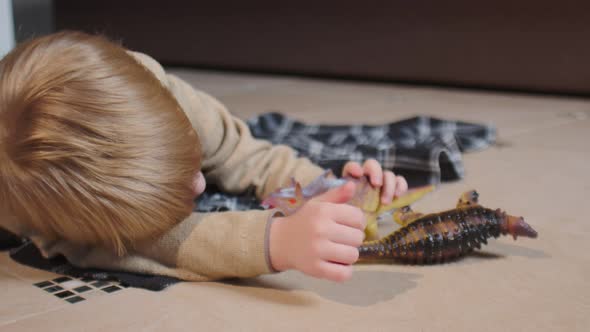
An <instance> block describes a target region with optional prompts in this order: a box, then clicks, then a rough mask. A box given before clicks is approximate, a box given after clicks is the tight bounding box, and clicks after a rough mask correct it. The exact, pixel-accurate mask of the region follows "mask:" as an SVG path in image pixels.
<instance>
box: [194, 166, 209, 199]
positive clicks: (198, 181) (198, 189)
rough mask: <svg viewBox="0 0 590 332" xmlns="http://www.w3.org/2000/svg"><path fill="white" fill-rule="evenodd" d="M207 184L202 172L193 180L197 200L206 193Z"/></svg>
mask: <svg viewBox="0 0 590 332" xmlns="http://www.w3.org/2000/svg"><path fill="white" fill-rule="evenodd" d="M206 185H207V182H205V177H204V176H203V173H202V172H199V173H197V174H196V175H195V177H194V178H193V193H194V194H195V198H196V197H197V196H199V195H200V194H202V193H203V191H205V186H206Z"/></svg>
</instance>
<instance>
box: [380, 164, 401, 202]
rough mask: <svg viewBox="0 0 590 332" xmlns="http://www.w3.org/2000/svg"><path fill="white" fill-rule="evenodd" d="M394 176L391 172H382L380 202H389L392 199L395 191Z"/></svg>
mask: <svg viewBox="0 0 590 332" xmlns="http://www.w3.org/2000/svg"><path fill="white" fill-rule="evenodd" d="M395 180H396V178H395V175H394V174H393V172H391V171H385V172H383V190H382V191H381V202H382V203H383V204H389V203H391V201H392V200H393V195H394V193H395V192H396V189H397V185H396V181H395Z"/></svg>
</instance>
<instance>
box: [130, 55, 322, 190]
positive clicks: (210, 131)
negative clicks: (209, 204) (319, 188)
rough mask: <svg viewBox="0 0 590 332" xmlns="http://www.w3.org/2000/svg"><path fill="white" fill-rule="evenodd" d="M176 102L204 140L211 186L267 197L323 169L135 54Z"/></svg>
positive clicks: (304, 181) (204, 168) (204, 162)
mask: <svg viewBox="0 0 590 332" xmlns="http://www.w3.org/2000/svg"><path fill="white" fill-rule="evenodd" d="M132 54H133V55H134V56H135V57H136V58H137V59H139V60H140V62H141V63H142V64H143V65H144V66H146V67H147V68H148V69H149V70H150V71H152V72H153V73H154V74H155V75H156V76H157V77H158V79H159V80H160V81H161V82H162V83H163V84H164V85H165V86H166V87H167V88H168V89H169V90H170V91H171V92H172V94H173V95H174V96H175V97H176V99H177V100H178V102H179V103H180V105H181V107H182V108H183V110H184V112H185V114H186V115H187V117H188V118H189V120H190V122H191V124H192V125H193V127H194V128H195V130H196V132H197V134H198V135H199V138H200V140H201V145H202V151H203V156H202V157H203V160H202V171H203V174H204V175H205V177H206V178H207V181H208V182H209V183H215V184H216V185H217V186H219V187H220V189H222V190H224V191H226V192H233V193H235V192H243V191H244V190H246V189H248V187H250V186H254V188H255V189H256V195H257V197H258V198H263V197H265V196H266V195H267V194H269V193H270V192H272V191H273V190H275V189H276V188H278V187H281V186H284V185H287V184H289V183H290V179H291V177H295V178H296V179H297V180H298V181H299V182H301V183H302V184H307V183H309V182H311V181H312V180H313V179H314V178H316V177H317V176H319V175H320V174H322V172H323V169H321V168H320V167H318V166H317V165H314V164H313V163H311V162H310V161H309V160H308V159H307V158H298V157H297V156H296V154H295V151H294V150H293V149H292V148H290V147H288V146H286V145H272V144H271V143H270V142H268V141H265V140H259V139H255V138H254V137H252V135H251V133H250V129H249V128H248V126H247V124H246V123H245V122H244V121H243V120H241V119H239V118H237V117H235V116H233V115H232V114H231V113H230V112H229V111H228V110H227V109H226V108H225V106H223V105H222V104H221V103H220V102H219V101H217V100H216V99H215V98H213V97H211V96H209V95H208V94H206V93H203V92H201V91H199V90H197V89H195V88H193V87H192V86H190V85H189V84H188V83H186V82H185V81H183V80H181V79H180V78H178V77H176V76H174V75H171V74H166V73H165V72H164V70H163V68H162V67H161V66H160V65H159V64H158V63H157V62H156V61H155V60H153V59H152V58H150V57H148V56H146V55H144V54H141V53H132Z"/></svg>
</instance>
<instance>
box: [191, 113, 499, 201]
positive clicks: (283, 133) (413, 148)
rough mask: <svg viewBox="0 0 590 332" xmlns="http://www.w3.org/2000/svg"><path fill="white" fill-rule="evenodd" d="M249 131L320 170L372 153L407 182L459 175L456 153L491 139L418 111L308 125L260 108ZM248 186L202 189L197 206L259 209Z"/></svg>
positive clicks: (485, 128)
mask: <svg viewBox="0 0 590 332" xmlns="http://www.w3.org/2000/svg"><path fill="white" fill-rule="evenodd" d="M248 125H249V127H250V130H251V131H252V135H253V136H254V137H256V138H260V139H265V140H268V141H270V142H272V143H274V144H285V145H288V146H291V147H292V148H293V149H295V150H296V151H297V153H298V154H299V155H300V156H304V157H308V158H309V159H311V160H312V161H313V162H315V163H316V164H318V165H320V166H321V167H323V168H325V169H331V170H333V171H334V173H335V174H341V172H342V168H343V167H344V164H345V163H346V162H348V161H350V160H352V161H357V162H359V163H362V162H363V161H365V160H367V159H370V158H374V159H376V160H377V161H379V162H380V163H381V165H382V166H383V168H384V169H388V170H393V171H394V172H395V173H396V174H399V175H403V176H404V177H405V178H406V179H407V180H408V183H409V185H410V187H417V186H422V185H428V184H439V183H441V182H446V181H454V180H459V179H462V178H463V177H464V175H465V170H464V168H463V161H462V153H468V152H473V151H477V150H481V149H484V148H487V147H488V146H490V145H491V144H493V143H494V141H495V139H496V129H495V127H494V126H491V125H482V124H473V123H467V122H461V121H450V120H441V119H436V118H431V117H426V116H418V117H413V118H409V119H406V120H402V121H398V122H393V123H388V124H383V125H379V126H368V125H312V124H307V123H303V122H300V121H296V120H294V119H291V118H289V117H286V116H284V115H283V114H280V113H266V114H263V115H260V116H258V117H254V118H252V119H250V120H249V121H248ZM260 208H261V207H260V206H259V202H258V201H257V200H256V199H255V197H254V194H253V192H252V191H249V192H246V193H244V194H242V195H228V194H225V193H221V192H220V191H219V190H218V189H217V188H215V187H209V188H207V190H206V192H205V193H204V194H203V195H202V196H200V197H199V199H198V204H197V211H201V212H212V211H226V210H249V209H260Z"/></svg>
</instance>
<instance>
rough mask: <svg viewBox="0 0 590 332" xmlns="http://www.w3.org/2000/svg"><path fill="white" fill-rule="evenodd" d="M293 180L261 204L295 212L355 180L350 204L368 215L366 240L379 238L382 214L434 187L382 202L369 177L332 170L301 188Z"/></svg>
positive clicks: (378, 190) (424, 193)
mask: <svg viewBox="0 0 590 332" xmlns="http://www.w3.org/2000/svg"><path fill="white" fill-rule="evenodd" d="M291 181H292V185H291V186H290V187H286V188H280V189H278V190H276V191H275V192H273V193H271V194H270V195H268V197H266V198H265V199H264V200H263V201H262V203H261V205H262V206H263V207H264V208H278V209H280V210H281V211H282V212H283V213H284V214H285V215H291V214H293V213H294V212H295V211H296V210H297V209H298V208H299V207H301V206H302V205H303V204H304V203H305V202H307V201H308V200H310V199H311V198H313V197H315V196H317V195H320V194H322V193H324V192H326V191H328V190H329V189H332V188H335V187H338V186H341V185H343V184H345V183H346V182H348V181H352V182H354V183H355V193H354V195H353V197H352V199H351V200H350V201H349V202H348V204H351V205H354V206H357V207H359V208H360V209H361V210H362V211H363V213H364V214H365V217H366V220H367V226H366V227H365V239H366V240H376V239H378V234H377V219H378V217H379V216H380V215H382V214H384V213H386V212H391V211H394V210H396V209H399V208H401V207H404V206H407V205H410V204H412V203H414V202H415V201H417V200H418V199H420V198H421V197H422V196H424V195H426V194H427V193H429V192H431V191H432V190H434V186H432V185H430V186H424V187H419V188H416V189H413V190H410V191H408V192H407V193H406V194H405V195H403V196H401V197H396V198H395V199H393V201H392V202H391V204H387V205H382V204H381V199H380V198H381V189H380V188H375V187H373V186H371V184H370V182H369V180H368V179H367V177H361V178H352V177H344V178H337V177H335V176H334V175H333V173H332V171H330V170H328V171H326V172H324V174H322V175H321V176H319V177H317V178H316V179H315V180H314V181H312V182H311V183H310V184H309V185H307V186H306V187H301V185H300V184H299V183H298V182H297V181H295V179H292V180H291ZM402 226H403V225H402Z"/></svg>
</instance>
